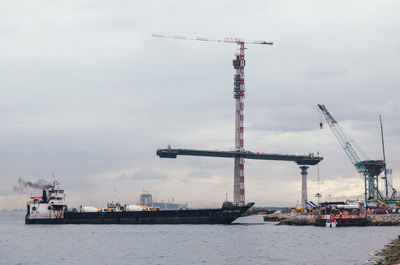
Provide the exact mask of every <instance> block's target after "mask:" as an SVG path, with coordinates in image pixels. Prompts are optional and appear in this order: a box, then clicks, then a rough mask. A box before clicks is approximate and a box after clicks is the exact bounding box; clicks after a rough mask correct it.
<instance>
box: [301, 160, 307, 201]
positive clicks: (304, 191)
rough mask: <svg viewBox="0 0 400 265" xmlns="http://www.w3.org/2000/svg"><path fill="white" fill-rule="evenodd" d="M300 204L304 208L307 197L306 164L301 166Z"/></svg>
mask: <svg viewBox="0 0 400 265" xmlns="http://www.w3.org/2000/svg"><path fill="white" fill-rule="evenodd" d="M300 169H301V205H302V206H303V207H304V208H306V206H307V205H306V202H308V198H307V175H308V172H307V169H308V166H301V167H300Z"/></svg>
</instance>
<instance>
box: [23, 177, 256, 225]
mask: <svg viewBox="0 0 400 265" xmlns="http://www.w3.org/2000/svg"><path fill="white" fill-rule="evenodd" d="M253 205H254V203H248V204H246V205H235V204H233V203H232V202H228V201H225V202H224V203H223V204H222V207H221V208H218V209H211V208H210V209H187V208H186V209H179V210H160V208H159V207H147V206H144V205H132V204H131V205H128V204H124V205H122V204H120V203H108V204H107V208H100V207H94V206H81V207H79V208H78V209H76V208H74V209H71V210H70V209H68V207H67V204H66V201H65V193H64V190H63V189H60V187H59V183H57V182H56V181H54V182H53V184H51V185H48V186H46V187H44V188H43V191H42V195H39V196H32V197H31V199H30V200H29V201H28V202H27V206H26V207H27V212H26V216H25V224H230V223H232V222H233V221H235V220H236V219H237V218H239V217H240V216H242V215H243V214H244V213H246V212H247V210H248V209H250V207H252V206H253Z"/></svg>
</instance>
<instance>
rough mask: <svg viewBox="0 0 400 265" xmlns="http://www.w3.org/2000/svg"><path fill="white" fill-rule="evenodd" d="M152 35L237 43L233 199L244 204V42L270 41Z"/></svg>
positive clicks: (261, 42)
mask: <svg viewBox="0 0 400 265" xmlns="http://www.w3.org/2000/svg"><path fill="white" fill-rule="evenodd" d="M152 37H156V38H170V39H178V40H195V41H210V42H225V43H235V44H238V45H239V54H235V59H234V60H233V68H234V69H235V72H236V73H235V76H234V88H233V93H234V96H233V97H234V98H235V150H236V151H237V152H238V153H239V154H238V155H236V156H235V158H234V184H233V185H234V188H233V194H234V196H233V197H234V199H233V201H234V202H235V203H237V204H240V205H244V204H245V189H244V155H242V154H240V152H243V151H244V137H243V133H244V126H243V122H244V94H245V86H244V67H245V64H246V61H245V59H244V51H245V44H260V45H273V43H272V42H268V41H261V40H257V41H247V40H243V39H241V38H223V39H214V38H208V37H188V36H182V35H179V36H178V35H175V36H167V35H160V34H153V35H152Z"/></svg>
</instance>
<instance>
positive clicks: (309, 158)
mask: <svg viewBox="0 0 400 265" xmlns="http://www.w3.org/2000/svg"><path fill="white" fill-rule="evenodd" d="M157 155H158V156H159V157H160V158H176V157H177V156H178V155H187V156H208V157H226V158H235V157H240V156H243V158H245V159H257V160H277V161H293V162H295V163H296V164H298V165H301V166H303V165H310V166H314V165H317V164H318V163H319V162H321V161H322V160H323V157H321V156H314V155H313V154H309V155H284V154H266V153H262V152H251V151H209V150H194V149H172V148H165V149H158V150H157Z"/></svg>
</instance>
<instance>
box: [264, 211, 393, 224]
mask: <svg viewBox="0 0 400 265" xmlns="http://www.w3.org/2000/svg"><path fill="white" fill-rule="evenodd" d="M367 218H368V224H367V225H368V226H400V214H381V215H376V214H373V215H368V217H367ZM264 221H266V222H278V223H277V225H299V226H300V225H315V219H314V218H313V216H312V215H302V214H296V213H295V214H293V213H292V214H290V213H279V214H268V215H265V216H264Z"/></svg>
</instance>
